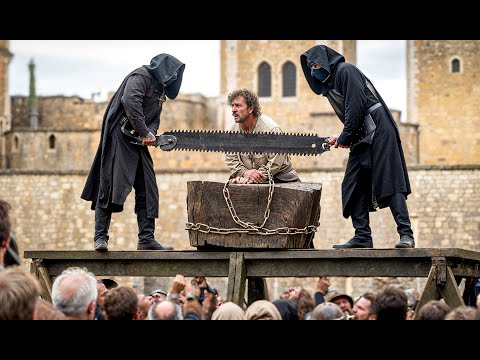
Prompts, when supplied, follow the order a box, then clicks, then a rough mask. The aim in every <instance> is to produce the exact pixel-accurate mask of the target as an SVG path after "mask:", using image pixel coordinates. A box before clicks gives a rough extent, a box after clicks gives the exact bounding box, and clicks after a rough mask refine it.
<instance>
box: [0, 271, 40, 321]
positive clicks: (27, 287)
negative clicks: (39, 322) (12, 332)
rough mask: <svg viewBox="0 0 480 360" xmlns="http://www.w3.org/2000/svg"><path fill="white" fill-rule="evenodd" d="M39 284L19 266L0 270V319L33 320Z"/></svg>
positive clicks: (38, 294)
mask: <svg viewBox="0 0 480 360" xmlns="http://www.w3.org/2000/svg"><path fill="white" fill-rule="evenodd" d="M39 296H40V286H39V285H38V282H37V280H36V279H35V278H33V277H32V276H31V275H30V274H28V273H26V272H25V271H23V270H22V269H21V268H19V267H16V266H11V267H9V268H8V269H7V270H5V271H1V272H0V320H33V319H34V315H35V306H36V304H37V300H38V299H39Z"/></svg>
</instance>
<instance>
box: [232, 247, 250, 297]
mask: <svg viewBox="0 0 480 360" xmlns="http://www.w3.org/2000/svg"><path fill="white" fill-rule="evenodd" d="M246 279H247V278H246V268H245V260H244V256H243V252H232V253H231V254H230V269H229V275H228V290H227V301H232V302H234V303H235V304H237V305H239V306H243V302H244V299H245V281H246Z"/></svg>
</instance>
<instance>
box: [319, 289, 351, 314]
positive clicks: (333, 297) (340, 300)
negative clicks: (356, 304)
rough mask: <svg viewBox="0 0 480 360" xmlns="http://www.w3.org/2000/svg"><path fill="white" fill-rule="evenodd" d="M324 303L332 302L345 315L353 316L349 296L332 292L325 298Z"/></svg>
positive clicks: (335, 291)
mask: <svg viewBox="0 0 480 360" xmlns="http://www.w3.org/2000/svg"><path fill="white" fill-rule="evenodd" d="M325 302H332V303H334V304H336V305H338V306H340V309H342V311H343V312H345V313H346V314H353V299H352V297H351V296H350V295H347V294H344V293H341V292H338V291H337V290H334V291H332V292H329V293H328V294H327V295H326V296H325Z"/></svg>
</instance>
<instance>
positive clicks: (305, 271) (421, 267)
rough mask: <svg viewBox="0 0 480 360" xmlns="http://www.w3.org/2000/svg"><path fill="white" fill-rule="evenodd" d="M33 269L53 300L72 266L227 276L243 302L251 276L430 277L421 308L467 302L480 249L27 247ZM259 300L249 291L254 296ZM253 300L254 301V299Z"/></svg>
mask: <svg viewBox="0 0 480 360" xmlns="http://www.w3.org/2000/svg"><path fill="white" fill-rule="evenodd" d="M24 257H25V258H26V259H32V265H31V272H32V274H33V275H35V276H36V277H37V278H38V279H39V280H40V283H41V285H42V288H43V296H44V297H45V298H46V299H51V284H52V278H54V277H55V276H58V275H60V273H61V272H62V271H63V270H64V269H66V268H67V267H70V266H80V267H86V268H87V269H88V270H89V271H91V272H93V273H94V274H95V275H96V276H157V277H174V276H175V275H176V274H182V275H184V276H188V277H190V276H202V275H203V276H206V277H228V293H227V300H228V301H234V302H236V303H237V304H242V303H243V300H244V295H245V285H246V280H247V279H259V278H268V277H316V276H319V275H328V276H332V277H334V276H338V277H371V276H385V277H428V279H427V284H426V286H425V289H424V291H423V293H422V297H421V298H420V302H419V305H418V306H419V308H420V307H421V306H423V305H424V304H425V303H426V302H427V301H429V300H437V299H440V298H444V299H445V301H446V302H447V304H449V305H450V306H452V307H456V306H459V305H462V304H463V300H462V297H461V294H460V291H459V289H458V286H457V284H458V283H460V280H461V279H462V278H464V277H475V278H480V252H477V251H471V250H464V249H457V248H452V249H349V250H279V251H235V252H226V251H222V252H212V251H198V250H193V251H109V252H106V253H100V252H96V251H25V254H24ZM251 297H253V298H256V299H258V294H250V292H249V299H250V298H251ZM249 303H250V301H249Z"/></svg>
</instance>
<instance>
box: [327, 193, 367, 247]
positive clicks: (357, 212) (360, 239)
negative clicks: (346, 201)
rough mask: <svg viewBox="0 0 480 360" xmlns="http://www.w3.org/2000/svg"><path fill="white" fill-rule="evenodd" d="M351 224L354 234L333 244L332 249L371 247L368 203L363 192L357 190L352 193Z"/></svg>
mask: <svg viewBox="0 0 480 360" xmlns="http://www.w3.org/2000/svg"><path fill="white" fill-rule="evenodd" d="M351 204H352V213H351V217H352V224H353V227H354V228H355V236H354V237H353V238H351V239H350V240H348V241H347V242H345V243H343V244H335V245H333V248H334V249H355V248H368V249H371V248H373V241H372V230H371V229H370V216H369V212H368V203H367V202H366V195H365V193H364V192H361V191H358V192H357V193H356V194H354V195H352V202H351Z"/></svg>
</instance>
